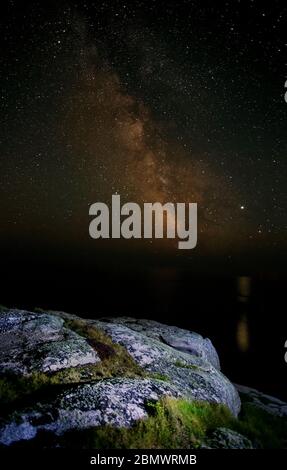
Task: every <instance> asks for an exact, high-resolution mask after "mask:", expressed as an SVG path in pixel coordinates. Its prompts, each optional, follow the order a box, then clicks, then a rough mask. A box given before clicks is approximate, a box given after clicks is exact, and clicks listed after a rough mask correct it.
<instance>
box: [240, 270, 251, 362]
mask: <svg viewBox="0 0 287 470" xmlns="http://www.w3.org/2000/svg"><path fill="white" fill-rule="evenodd" d="M250 294H251V277H249V276H239V277H238V278H237V301H238V306H239V320H238V323H237V328H236V343H237V346H238V349H239V350H240V351H241V352H243V353H245V352H247V351H248V350H249V348H250V329H249V322H248V311H249V300H250Z"/></svg>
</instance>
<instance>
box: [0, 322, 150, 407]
mask: <svg viewBox="0 0 287 470" xmlns="http://www.w3.org/2000/svg"><path fill="white" fill-rule="evenodd" d="M65 326H66V327H67V328H70V329H71V330H73V331H75V332H77V333H78V334H79V335H81V336H83V337H85V338H86V340H87V341H88V343H89V344H90V345H91V346H92V347H93V348H94V349H95V350H96V351H97V353H98V355H99V357H100V358H101V361H100V362H98V363H97V364H87V365H85V366H80V367H71V368H67V369H62V370H60V371H57V372H53V373H42V372H34V373H32V374H30V375H29V376H27V377H22V376H17V375H14V374H5V375H3V376H2V377H0V403H1V405H0V409H1V411H5V410H6V406H7V405H9V404H14V405H16V403H15V402H18V401H20V402H22V401H23V400H25V399H26V398H27V397H28V396H29V395H31V394H32V395H34V394H36V393H38V392H40V391H41V392H46V395H48V394H49V395H50V393H51V388H52V387H53V388H55V386H63V385H65V384H66V385H67V384H77V383H81V382H91V381H94V380H98V379H103V378H112V377H130V378H131V377H144V376H145V375H146V374H145V372H144V371H143V370H142V369H141V367H140V366H139V365H137V364H136V362H135V361H134V360H133V358H132V357H131V356H130V355H129V353H128V352H127V351H126V350H125V348H124V347H123V346H121V345H119V344H115V343H113V341H112V339H111V338H110V337H109V336H108V335H106V334H105V333H104V332H103V331H101V330H99V329H98V328H96V327H94V326H91V325H87V323H86V322H85V321H84V320H66V321H65ZM44 395H45V393H44Z"/></svg>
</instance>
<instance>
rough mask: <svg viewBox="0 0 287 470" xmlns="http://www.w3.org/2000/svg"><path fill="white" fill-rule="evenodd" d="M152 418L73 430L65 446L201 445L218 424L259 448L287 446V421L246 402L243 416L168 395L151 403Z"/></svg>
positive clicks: (193, 446)
mask: <svg viewBox="0 0 287 470" xmlns="http://www.w3.org/2000/svg"><path fill="white" fill-rule="evenodd" d="M147 411H148V414H149V416H148V418H146V419H144V420H141V421H139V422H138V423H136V424H135V425H134V426H132V427H131V428H120V429H118V428H114V427H112V426H103V427H99V428H93V429H88V430H85V431H81V432H69V433H66V434H65V436H64V437H63V438H62V440H61V445H63V446H64V447H70V446H73V447H74V446H75V447H78V448H89V449H108V448H114V449H189V448H198V447H201V445H202V443H204V442H206V439H207V438H208V436H210V435H211V433H212V431H214V430H215V429H216V428H218V427H225V428H228V429H231V430H234V431H237V432H239V433H240V434H242V435H243V436H245V437H247V438H249V439H250V440H251V442H252V443H253V445H254V446H255V447H258V448H286V446H287V442H286V439H287V421H286V420H284V419H281V418H278V417H274V416H272V415H270V414H269V413H266V412H264V411H263V410H259V409H258V408H254V406H252V405H251V406H250V405H244V407H243V410H242V413H241V415H240V417H239V419H236V418H234V416H232V414H231V413H230V411H229V410H228V409H227V408H226V407H225V406H223V405H218V404H211V403H206V402H196V401H189V400H185V399H174V398H165V399H163V400H161V401H159V402H157V403H149V404H147Z"/></svg>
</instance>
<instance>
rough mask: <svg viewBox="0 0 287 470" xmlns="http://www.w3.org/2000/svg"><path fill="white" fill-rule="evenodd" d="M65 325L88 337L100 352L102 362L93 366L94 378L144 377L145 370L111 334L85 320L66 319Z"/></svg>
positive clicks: (90, 342) (89, 341)
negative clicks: (114, 340)
mask: <svg viewBox="0 0 287 470" xmlns="http://www.w3.org/2000/svg"><path fill="white" fill-rule="evenodd" d="M65 326H67V327H68V328H70V329H71V330H73V331H75V332H76V333H78V334H79V335H81V336H83V337H84V338H86V340H87V342H88V343H89V344H90V345H91V346H92V347H93V348H94V349H95V351H96V352H97V353H98V355H99V357H100V359H101V362H100V363H98V364H95V365H93V366H92V367H91V371H93V378H94V379H95V378H103V377H143V376H145V375H146V374H145V372H144V371H143V369H142V368H141V367H140V366H139V365H138V364H137V363H136V362H135V361H134V359H133V358H132V357H131V355H130V354H129V353H128V352H127V350H126V349H125V348H124V347H123V346H121V345H120V344H116V343H113V341H112V339H111V338H110V336H108V335H107V334H106V333H104V332H103V331H102V330H100V329H99V328H97V327H95V326H93V325H89V324H87V322H86V321H85V320H66V321H65Z"/></svg>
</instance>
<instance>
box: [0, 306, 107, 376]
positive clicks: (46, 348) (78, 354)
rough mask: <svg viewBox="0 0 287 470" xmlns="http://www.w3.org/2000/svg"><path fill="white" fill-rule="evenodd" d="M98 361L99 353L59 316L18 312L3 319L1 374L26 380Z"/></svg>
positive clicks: (0, 327)
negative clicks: (27, 376)
mask: <svg viewBox="0 0 287 470" xmlns="http://www.w3.org/2000/svg"><path fill="white" fill-rule="evenodd" d="M98 361H100V358H99V356H98V354H97V352H96V351H95V350H94V349H93V348H92V347H91V346H90V345H89V344H88V343H87V341H86V340H85V339H84V338H82V337H81V336H80V335H78V334H77V333H75V332H74V331H71V330H70V329H68V328H66V327H65V326H64V320H63V319H62V318H60V317H59V316H54V315H49V314H45V313H41V314H39V313H32V312H27V311H23V310H14V309H13V310H6V311H4V312H2V313H1V315H0V374H3V373H14V374H17V375H23V376H26V375H29V374H31V373H33V372H55V371H58V370H61V369H65V368H69V367H77V366H81V365H85V364H95V363H97V362H98Z"/></svg>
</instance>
